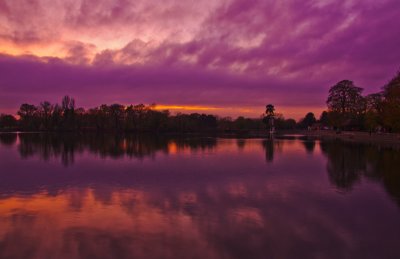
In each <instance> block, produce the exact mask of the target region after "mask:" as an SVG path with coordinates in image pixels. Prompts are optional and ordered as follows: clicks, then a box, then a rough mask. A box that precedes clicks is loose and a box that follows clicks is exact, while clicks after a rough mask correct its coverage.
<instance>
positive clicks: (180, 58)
mask: <svg viewBox="0 0 400 259" xmlns="http://www.w3.org/2000/svg"><path fill="white" fill-rule="evenodd" d="M398 10H400V2H398V1H396V0H384V1H379V2H377V1H361V0H338V1H328V0H306V1H295V0H284V1H270V0H226V1H206V0H196V1H176V0H167V1H142V0H140V1H134V2H133V1H127V0H102V1H93V0H67V1H61V0H57V1H51V2H50V1H47V0H31V1H29V3H21V2H20V1H11V0H6V1H5V2H3V4H1V5H0V12H1V14H2V16H1V18H0V20H1V24H2V26H0V44H1V40H3V41H7V42H8V44H14V45H13V47H14V48H16V49H18V48H19V49H20V50H21V54H24V53H26V52H27V51H26V50H28V46H30V45H32V44H34V45H35V46H37V47H38V48H39V47H40V46H50V45H51V44H58V45H57V46H58V48H59V51H56V50H55V49H57V48H56V47H53V48H52V50H53V52H51V53H50V52H49V54H48V55H46V53H45V51H43V50H46V49H51V48H50V47H42V48H41V50H42V51H41V52H40V55H39V54H37V56H41V57H35V55H36V54H35V53H39V51H36V52H35V49H33V50H31V49H29V50H30V52H29V53H30V54H31V56H29V57H28V56H26V55H25V56H19V57H18V56H15V57H11V56H8V55H3V56H2V57H1V58H0V66H1V67H2V68H3V70H2V71H1V72H0V73H2V78H1V79H0V89H1V90H3V93H2V95H1V96H2V97H0V98H2V99H3V101H5V102H7V103H9V105H8V106H10V105H11V104H10V102H11V101H10V95H13V96H15V97H12V98H11V99H13V98H14V99H15V98H18V100H19V101H20V100H21V99H23V98H26V99H27V97H32V96H29V95H26V96H25V97H24V94H27V93H30V92H32V93H33V94H37V95H43V96H45V97H47V96H48V97H50V98H51V97H54V95H58V94H76V95H77V97H79V96H82V99H84V100H85V101H84V104H85V105H89V104H90V105H97V104H98V103H95V101H94V100H97V101H98V102H100V101H101V102H103V101H104V102H106V101H109V100H111V99H112V101H121V102H125V101H129V100H133V99H134V101H132V102H157V103H165V104H180V103H181V104H188V105H203V104H207V105H211V106H218V105H226V106H228V105H229V106H235V105H241V106H249V105H253V106H258V105H263V104H264V103H265V102H273V103H277V104H281V105H284V106H286V107H293V106H296V105H298V106H308V107H311V106H313V107H317V106H318V107H323V106H324V101H325V98H326V93H327V89H328V88H329V87H330V86H332V85H333V84H334V83H336V82H337V81H340V80H342V79H351V80H353V81H355V83H356V84H357V85H359V86H361V87H364V88H366V92H367V93H368V92H374V91H378V90H379V88H380V87H381V86H382V85H383V84H384V83H385V82H386V81H387V80H388V79H389V78H391V77H392V75H393V74H394V73H395V72H396V71H397V70H398V68H399V65H400V64H399V60H400V51H399V49H398V46H399V45H400V29H399V28H398V26H397V24H398V22H397V20H398V16H399V11H398ZM17 18H19V19H17ZM0 49H1V48H0ZM3 52H5V54H7V53H8V52H7V51H6V50H3ZM16 52H17V51H14V52H12V53H16ZM10 53H11V52H10ZM54 53H58V55H57V54H54ZM46 56H48V57H46ZM7 71H8V72H7ZM20 74H23V75H24V76H23V77H18V76H17V75H20ZM4 96H7V97H4ZM89 96H94V97H93V98H90V97H89ZM57 98H58V97H57ZM78 99H79V98H78ZM92 100H93V101H92ZM15 102H16V99H15ZM0 108H3V107H0Z"/></svg>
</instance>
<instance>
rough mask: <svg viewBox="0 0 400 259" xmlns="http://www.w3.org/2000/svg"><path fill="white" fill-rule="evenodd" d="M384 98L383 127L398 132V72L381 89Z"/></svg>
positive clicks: (399, 126) (399, 99) (399, 92)
mask: <svg viewBox="0 0 400 259" xmlns="http://www.w3.org/2000/svg"><path fill="white" fill-rule="evenodd" d="M383 96H384V97H385V100H384V105H383V120H384V123H385V126H387V127H388V128H390V129H391V130H393V131H400V120H399V118H400V71H399V72H398V73H397V75H396V76H395V77H394V78H393V79H392V80H390V82H389V83H388V84H387V85H385V86H384V88H383Z"/></svg>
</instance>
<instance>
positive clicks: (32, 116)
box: [18, 103, 38, 130]
mask: <svg viewBox="0 0 400 259" xmlns="http://www.w3.org/2000/svg"><path fill="white" fill-rule="evenodd" d="M37 110H38V109H37V107H36V106H35V105H33V104H27V103H24V104H22V105H21V107H20V108H19V110H18V115H19V116H20V122H21V126H22V127H23V128H24V129H28V130H37V129H38V120H37V117H38V116H37Z"/></svg>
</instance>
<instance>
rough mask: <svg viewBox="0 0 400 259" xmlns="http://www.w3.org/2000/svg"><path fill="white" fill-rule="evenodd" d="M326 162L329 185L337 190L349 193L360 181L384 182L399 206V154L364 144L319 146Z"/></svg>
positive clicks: (392, 150)
mask: <svg viewBox="0 0 400 259" xmlns="http://www.w3.org/2000/svg"><path fill="white" fill-rule="evenodd" d="M321 150H322V152H323V154H325V155H326V156H327V158H328V163H327V172H328V174H329V179H330V181H331V182H332V183H333V184H334V185H335V186H336V187H337V188H339V189H340V190H343V191H350V190H351V189H352V188H353V187H354V185H355V184H356V183H358V182H360V181H361V180H362V179H363V178H366V179H368V180H372V181H379V182H383V184H384V186H385V187H386V190H387V191H388V193H389V194H390V195H391V196H392V197H393V198H394V199H395V200H396V202H397V203H398V204H399V205H400V173H399V172H400V171H399V169H400V167H399V161H400V150H399V149H396V148H387V147H385V148H384V147H379V146H374V145H367V144H357V143H351V142H350V143H345V142H339V141H335V142H329V141H328V142H322V143H321Z"/></svg>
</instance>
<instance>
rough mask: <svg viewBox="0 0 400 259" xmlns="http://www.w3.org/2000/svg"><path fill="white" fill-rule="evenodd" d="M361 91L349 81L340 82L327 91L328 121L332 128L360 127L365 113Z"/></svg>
mask: <svg viewBox="0 0 400 259" xmlns="http://www.w3.org/2000/svg"><path fill="white" fill-rule="evenodd" d="M362 91H363V89H362V88H360V87H356V86H355V85H354V84H353V82H352V81H349V80H343V81H340V82H339V83H337V84H336V85H334V86H332V87H331V88H330V89H329V96H328V99H327V101H326V103H327V105H328V109H329V116H328V117H329V121H330V123H331V124H332V125H333V126H335V127H353V126H359V125H360V123H361V122H360V120H361V119H362V118H361V117H362V114H363V113H364V111H365V101H364V98H363V96H362V95H361V93H362ZM361 124H362V123H361Z"/></svg>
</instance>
